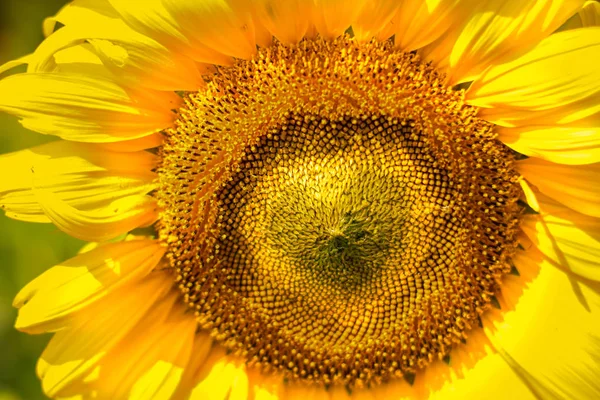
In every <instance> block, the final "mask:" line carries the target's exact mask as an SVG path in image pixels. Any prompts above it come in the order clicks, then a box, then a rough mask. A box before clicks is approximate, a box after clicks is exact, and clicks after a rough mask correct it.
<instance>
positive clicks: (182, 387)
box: [173, 331, 213, 400]
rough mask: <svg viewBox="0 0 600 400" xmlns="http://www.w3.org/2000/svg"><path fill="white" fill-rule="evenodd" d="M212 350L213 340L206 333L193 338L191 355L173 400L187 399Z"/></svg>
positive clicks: (201, 332)
mask: <svg viewBox="0 0 600 400" xmlns="http://www.w3.org/2000/svg"><path fill="white" fill-rule="evenodd" d="M212 348H213V339H212V338H211V337H210V334H209V333H208V332H207V331H200V332H198V333H196V335H195V336H194V345H193V348H192V355H191V357H190V360H189V361H188V365H187V366H186V367H185V372H184V374H183V376H182V378H181V381H180V382H179V387H178V388H177V391H176V392H175V393H174V394H173V400H184V399H186V400H187V399H188V396H189V394H190V392H191V391H192V389H193V387H194V385H195V384H196V379H197V376H198V374H199V373H200V370H201V369H202V367H203V366H204V365H205V363H206V359H207V357H208V356H209V355H210V353H211V350H212Z"/></svg>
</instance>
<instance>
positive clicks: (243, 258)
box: [156, 37, 520, 386]
mask: <svg viewBox="0 0 600 400" xmlns="http://www.w3.org/2000/svg"><path fill="white" fill-rule="evenodd" d="M178 113H179V118H178V120H177V123H176V127H175V128H173V129H171V130H169V131H167V132H165V133H166V136H167V137H166V143H165V145H164V147H163V149H162V152H161V166H160V169H159V188H158V190H157V194H156V196H157V198H158V200H159V203H160V205H161V208H162V210H163V211H162V216H161V222H160V226H159V232H160V236H161V239H162V240H163V241H164V242H165V243H167V245H168V258H169V260H170V263H171V265H172V267H173V268H174V269H176V270H177V273H178V284H179V287H180V289H181V291H182V293H183V295H184V299H185V301H186V303H187V304H188V305H189V307H190V308H191V309H192V310H194V312H195V313H196V317H197V320H198V322H199V324H200V325H201V326H202V327H203V328H205V329H211V330H212V331H213V334H214V336H215V337H216V338H217V340H219V341H220V342H221V343H223V344H224V345H225V346H227V347H229V348H230V349H232V350H234V351H236V352H237V353H239V354H240V355H242V356H244V357H245V358H246V360H247V361H248V363H249V364H253V365H258V366H261V367H263V368H264V369H267V370H277V371H282V372H284V373H285V374H286V375H287V376H288V377H289V378H291V379H300V380H307V381H314V382H319V383H323V384H332V383H333V384H346V385H350V386H355V385H364V384H372V383H378V382H382V381H386V380H388V379H390V378H393V377H396V376H399V377H402V376H406V375H407V374H412V373H415V372H416V371H417V370H418V369H420V368H423V367H425V366H426V365H428V364H429V363H430V362H432V361H433V360H435V359H442V358H444V357H445V356H446V355H447V354H448V352H449V351H450V349H451V348H452V346H455V345H456V344H458V343H460V342H461V340H464V338H465V337H466V335H467V334H468V331H469V329H470V328H471V327H472V326H476V325H477V321H478V319H479V316H480V315H481V314H482V313H483V312H484V311H485V310H486V309H487V308H489V307H490V305H491V302H492V299H493V296H494V294H495V293H496V291H497V289H498V285H499V282H500V278H501V276H502V275H503V274H505V273H508V272H510V270H511V267H510V263H509V261H510V256H511V254H512V253H513V251H514V249H515V247H516V225H517V222H518V217H519V213H520V208H519V206H518V205H517V199H518V197H519V189H518V183H517V180H518V174H517V173H516V172H515V171H514V170H513V168H512V161H513V156H512V154H511V152H510V151H509V150H508V149H506V148H505V147H504V146H503V145H502V144H501V143H499V142H498V141H497V140H496V138H495V135H494V133H493V132H492V129H491V126H490V124H487V123H485V122H483V121H481V120H479V119H478V118H477V115H476V110H475V109H474V108H471V107H468V106H465V105H464V103H463V93H462V92H461V91H455V90H452V89H451V88H448V87H446V86H444V84H443V80H442V77H441V76H440V75H439V74H438V73H437V72H436V71H435V69H434V68H433V67H432V66H430V65H427V64H424V63H422V62H421V61H420V60H419V58H418V56H417V55H416V54H413V53H403V52H400V51H397V50H395V49H393V46H392V45H391V44H390V43H388V42H371V43H358V42H354V41H353V40H351V39H349V38H348V37H342V38H339V39H336V40H334V41H325V40H322V39H314V40H305V41H303V42H301V43H300V44H299V45H298V46H295V47H287V46H284V45H281V44H275V45H274V46H272V47H270V48H267V49H261V50H259V52H258V54H257V56H256V57H255V58H254V59H252V60H249V61H239V62H238V63H237V64H235V65H234V66H232V67H228V68H223V69H220V70H218V72H217V73H216V74H214V75H213V76H210V77H209V78H208V79H207V84H206V88H203V89H202V90H200V91H199V92H197V93H188V94H187V95H186V97H185V105H184V106H183V107H182V108H181V109H180V110H179V111H178Z"/></svg>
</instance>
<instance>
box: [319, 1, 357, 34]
mask: <svg viewBox="0 0 600 400" xmlns="http://www.w3.org/2000/svg"><path fill="white" fill-rule="evenodd" d="M366 3H367V0H314V9H313V22H314V24H315V26H316V28H317V32H318V33H319V34H320V35H321V36H323V37H325V38H326V39H333V38H335V37H337V36H340V35H341V34H343V33H344V32H345V31H346V29H348V28H349V27H350V25H351V24H352V23H353V22H354V21H356V19H357V18H358V16H359V15H360V11H361V10H362V8H363V7H364V5H365V4H366Z"/></svg>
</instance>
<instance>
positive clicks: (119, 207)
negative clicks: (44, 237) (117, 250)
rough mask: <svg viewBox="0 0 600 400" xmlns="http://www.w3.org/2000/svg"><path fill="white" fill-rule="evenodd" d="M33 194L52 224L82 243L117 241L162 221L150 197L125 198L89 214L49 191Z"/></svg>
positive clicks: (36, 191) (36, 190) (154, 201)
mask: <svg viewBox="0 0 600 400" xmlns="http://www.w3.org/2000/svg"><path fill="white" fill-rule="evenodd" d="M33 193H34V194H35V196H36V199H37V201H38V203H39V204H40V206H41V207H42V209H43V210H44V212H45V213H46V215H47V216H48V218H49V219H50V221H52V223H54V224H55V225H56V226H57V227H58V228H59V229H60V230H62V231H63V232H66V233H68V234H69V235H71V236H73V237H76V238H78V239H81V240H88V241H92V242H102V241H105V240H109V239H114V238H116V237H117V236H120V235H123V234H125V233H127V232H129V231H131V230H133V229H135V228H139V227H145V226H148V225H150V224H152V223H153V222H154V221H156V219H157V218H158V211H157V205H156V200H155V199H154V198H152V197H150V196H127V197H122V198H119V199H117V200H114V201H112V202H110V203H109V204H108V205H107V206H105V207H101V208H100V207H99V208H96V209H94V210H90V211H87V210H78V209H76V208H74V207H72V206H70V205H69V204H68V203H66V202H64V201H62V200H60V198H59V197H58V196H56V195H55V194H54V193H52V192H50V191H48V190H44V189H34V190H33Z"/></svg>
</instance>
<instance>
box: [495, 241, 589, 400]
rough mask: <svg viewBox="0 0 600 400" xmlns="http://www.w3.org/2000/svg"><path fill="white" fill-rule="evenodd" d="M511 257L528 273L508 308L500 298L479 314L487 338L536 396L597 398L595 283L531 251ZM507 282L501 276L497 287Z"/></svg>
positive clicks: (504, 285) (505, 285)
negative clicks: (575, 276) (498, 306)
mask: <svg viewBox="0 0 600 400" xmlns="http://www.w3.org/2000/svg"><path fill="white" fill-rule="evenodd" d="M514 262H515V265H516V267H517V269H519V271H526V273H527V274H531V273H532V272H533V276H532V279H531V280H530V281H529V282H527V281H522V282H520V288H519V290H520V291H521V292H522V293H521V294H520V295H519V296H518V301H516V302H515V303H514V307H513V308H511V309H505V308H504V306H505V304H504V303H502V302H501V303H500V304H501V307H502V310H495V309H492V310H490V311H489V313H488V314H486V315H484V326H485V327H486V332H487V334H488V337H489V338H490V340H491V342H492V343H493V344H494V346H495V348H497V349H498V351H499V352H500V354H501V355H502V357H503V358H504V359H505V360H506V361H507V363H508V364H509V365H510V366H511V368H513V369H514V370H515V371H516V372H517V373H518V374H519V375H520V377H521V379H522V380H523V381H524V382H526V383H527V384H528V385H529V386H530V387H532V388H533V389H534V390H535V391H536V392H537V393H536V394H537V397H538V398H544V399H547V398H557V399H595V398H599V397H600V384H599V381H598V368H597V367H598V358H599V357H600V343H599V342H598V339H599V337H600V324H598V317H599V316H600V315H599V313H600V296H599V293H600V292H599V291H598V289H599V287H598V285H596V283H595V282H593V283H584V282H582V281H573V280H572V279H571V278H570V276H569V275H567V274H565V273H563V272H562V271H560V270H559V269H557V268H554V267H553V266H552V265H550V264H549V263H548V262H547V261H545V260H544V259H543V258H542V257H541V256H538V255H536V252H530V251H528V252H527V253H526V254H524V255H523V254H520V255H518V256H517V257H515V259H514ZM509 285H510V283H507V282H504V283H503V285H502V290H503V291H504V290H505V288H506V287H507V286H509ZM494 314H496V315H497V318H492V317H493V316H494Z"/></svg>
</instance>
